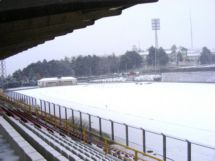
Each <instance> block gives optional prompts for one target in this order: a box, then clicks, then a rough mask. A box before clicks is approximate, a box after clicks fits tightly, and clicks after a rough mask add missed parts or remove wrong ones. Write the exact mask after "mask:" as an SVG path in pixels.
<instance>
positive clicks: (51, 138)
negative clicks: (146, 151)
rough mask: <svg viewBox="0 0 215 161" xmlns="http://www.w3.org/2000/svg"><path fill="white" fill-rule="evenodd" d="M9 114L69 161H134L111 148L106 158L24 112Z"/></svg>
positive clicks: (102, 153) (131, 156)
mask: <svg viewBox="0 0 215 161" xmlns="http://www.w3.org/2000/svg"><path fill="white" fill-rule="evenodd" d="M10 112H14V113H15V114H16V115H18V116H19V117H21V118H23V119H22V120H23V121H24V122H25V123H24V124H23V125H24V126H26V127H27V128H28V129H30V130H31V131H33V132H34V133H35V134H37V135H38V136H39V137H40V138H42V139H43V140H44V141H46V142H47V143H48V144H50V145H51V146H52V147H54V149H55V150H57V151H58V152H60V153H61V154H62V155H64V156H65V157H66V158H67V159H69V160H74V161H76V160H77V161H79V160H86V161H98V160H101V161H112V160H124V161H134V155H132V154H128V153H125V152H124V151H122V150H119V149H116V148H114V147H112V148H110V149H109V153H110V154H111V155H112V156H114V157H111V156H110V155H109V156H107V155H105V154H104V152H102V151H101V149H100V148H99V149H98V148H97V149H96V150H95V149H93V148H92V146H90V145H88V144H83V143H81V142H80V141H75V140H73V139H71V138H70V137H68V136H66V135H62V134H61V132H60V133H59V131H58V132H56V129H55V128H54V127H53V128H52V127H51V126H48V125H47V123H44V122H43V121H41V120H40V119H39V120H38V119H37V118H34V117H32V116H30V115H29V114H27V113H25V112H22V111H19V110H10ZM25 119H26V120H25ZM27 120H29V121H30V122H32V123H29V122H28V121H27ZM33 125H36V126H33ZM101 148H102V147H101ZM148 159H149V158H148ZM148 159H147V160H148ZM142 160H143V159H139V161H142ZM144 160H146V159H144Z"/></svg>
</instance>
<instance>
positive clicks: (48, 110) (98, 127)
mask: <svg viewBox="0 0 215 161" xmlns="http://www.w3.org/2000/svg"><path fill="white" fill-rule="evenodd" d="M6 94H7V96H8V97H9V98H10V99H11V100H16V101H21V102H23V103H25V104H28V105H31V106H32V107H35V108H38V109H39V110H40V111H42V112H43V113H44V114H45V115H46V114H47V115H51V116H54V117H57V118H59V120H66V121H69V122H71V123H72V124H74V125H76V126H77V127H79V128H80V130H83V129H87V130H88V131H89V132H91V133H95V134H96V135H99V136H100V137H105V138H107V139H109V140H111V141H113V142H114V143H116V144H118V145H120V146H124V147H127V148H128V147H129V148H130V149H136V150H137V152H139V153H141V152H143V154H149V155H150V156H154V157H156V158H159V159H162V160H164V161H214V160H215V148H214V147H210V146H206V145H202V144H198V143H195V142H191V141H189V140H186V139H180V138H176V137H173V136H169V135H166V134H163V133H158V132H153V131H150V130H145V129H142V128H138V127H134V126H130V125H127V124H125V123H120V122H116V121H113V120H109V119H105V118H101V117H99V116H95V115H91V114H89V113H86V112H82V111H78V110H74V109H73V108H68V107H64V106H61V105H58V104H55V103H51V102H48V101H45V100H39V99H36V98H33V97H30V96H27V95H23V94H20V93H17V92H8V93H6ZM129 148H128V149H129Z"/></svg>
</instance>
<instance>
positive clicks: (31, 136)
mask: <svg viewBox="0 0 215 161" xmlns="http://www.w3.org/2000/svg"><path fill="white" fill-rule="evenodd" d="M7 119H8V121H9V122H10V124H12V126H14V127H15V128H16V130H17V131H18V132H19V133H20V134H22V135H23V136H24V138H25V139H26V140H27V141H28V142H29V143H30V144H31V145H33V147H35V148H36V150H37V151H38V152H39V153H40V154H42V155H43V156H44V157H45V158H46V159H47V160H55V161H69V159H67V158H66V157H64V156H63V155H62V154H61V153H59V152H58V151H57V150H55V149H54V148H53V147H51V146H50V145H49V144H47V143H46V142H44V141H43V140H42V139H41V138H40V137H38V136H37V135H36V134H35V133H34V132H32V131H31V130H29V129H28V128H26V127H25V126H23V124H21V123H20V120H17V119H15V118H13V117H7Z"/></svg>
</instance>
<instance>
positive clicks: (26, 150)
mask: <svg viewBox="0 0 215 161" xmlns="http://www.w3.org/2000/svg"><path fill="white" fill-rule="evenodd" d="M0 130H1V132H2V133H3V135H4V136H5V137H7V139H8V140H9V142H10V143H11V144H12V146H13V148H14V149H15V151H16V152H17V154H19V155H20V159H21V160H25V161H45V160H46V159H45V158H44V157H43V156H42V155H41V154H40V153H39V152H37V150H36V149H34V148H33V147H32V146H31V145H30V144H29V143H28V142H27V141H26V140H25V139H24V138H23V137H22V136H21V135H20V134H19V133H18V132H17V131H16V130H15V129H14V128H13V127H12V126H11V125H10V124H9V123H8V122H7V121H6V120H5V119H4V118H3V117H2V116H0Z"/></svg>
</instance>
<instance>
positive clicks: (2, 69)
mask: <svg viewBox="0 0 215 161" xmlns="http://www.w3.org/2000/svg"><path fill="white" fill-rule="evenodd" d="M5 78H6V64H5V61H4V60H0V80H1V82H0V83H1V84H0V86H1V87H2V88H3V86H4V80H5Z"/></svg>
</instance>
